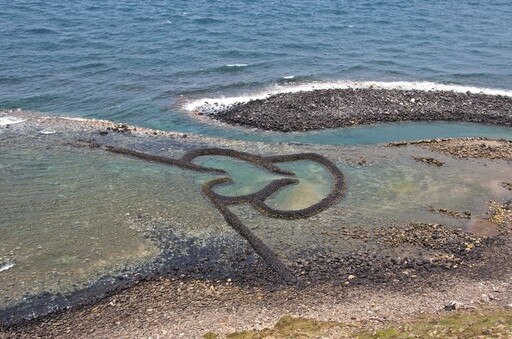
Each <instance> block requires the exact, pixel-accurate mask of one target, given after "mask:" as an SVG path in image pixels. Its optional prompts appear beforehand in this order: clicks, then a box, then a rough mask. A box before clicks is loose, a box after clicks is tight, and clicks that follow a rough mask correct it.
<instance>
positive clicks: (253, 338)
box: [227, 315, 345, 339]
mask: <svg viewBox="0 0 512 339" xmlns="http://www.w3.org/2000/svg"><path fill="white" fill-rule="evenodd" d="M344 326H345V325H343V324H341V323H337V322H334V321H317V320H313V319H306V318H294V317H291V316H289V315H287V316H284V317H282V318H281V319H279V321H278V322H277V323H276V325H275V326H274V327H273V328H268V329H264V330H261V331H243V332H238V333H232V334H229V335H227V338H230V339H259V338H311V337H324V336H329V335H330V334H332V333H339V332H338V329H340V330H341V329H342V328H343V327H344Z"/></svg>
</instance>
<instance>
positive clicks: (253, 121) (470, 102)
mask: <svg viewBox="0 0 512 339" xmlns="http://www.w3.org/2000/svg"><path fill="white" fill-rule="evenodd" d="M199 114H206V115H208V116H210V117H212V118H214V119H217V120H220V121H222V122H226V123H229V124H237V125H243V126H249V127H256V128H260V129H265V130H274V131H283V132H291V131H308V130H315V129H324V128H337V127H347V126H354V125H362V124H371V123H380V122H401V121H465V122H476V123H491V124H497V125H505V126H512V98H511V97H507V96H499V95H487V94H475V93H469V92H467V93H456V92H448V91H418V90H383V89H327V90H315V91H309V92H297V93H282V94H277V95H273V96H270V97H268V98H266V99H258V100H252V101H249V102H247V103H238V104H235V105H232V106H230V107H228V108H226V109H224V110H218V111H216V112H215V113H208V112H206V113H205V112H199Z"/></svg>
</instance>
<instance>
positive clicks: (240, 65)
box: [226, 64, 249, 67]
mask: <svg viewBox="0 0 512 339" xmlns="http://www.w3.org/2000/svg"><path fill="white" fill-rule="evenodd" d="M247 66H249V65H247V64H227V65H226V67H247Z"/></svg>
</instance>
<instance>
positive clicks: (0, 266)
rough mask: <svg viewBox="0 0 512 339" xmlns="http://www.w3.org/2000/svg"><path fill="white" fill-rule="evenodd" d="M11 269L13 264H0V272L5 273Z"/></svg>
mask: <svg viewBox="0 0 512 339" xmlns="http://www.w3.org/2000/svg"><path fill="white" fill-rule="evenodd" d="M13 267H14V264H13V263H7V264H0V272H2V271H7V270H8V269H10V268H13Z"/></svg>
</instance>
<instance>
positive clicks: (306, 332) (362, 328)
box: [204, 309, 512, 339]
mask: <svg viewBox="0 0 512 339" xmlns="http://www.w3.org/2000/svg"><path fill="white" fill-rule="evenodd" d="M220 337H223V336H219V335H217V334H214V333H211V332H209V333H207V334H205V336H204V338H220ZM226 337H227V338H232V339H259V338H361V339H377V338H382V339H384V338H473V337H483V338H487V337H493V338H495V337H496V338H510V337H512V310H503V309H498V310H496V309H480V310H472V311H467V310H462V311H458V312H456V313H449V314H445V315H426V316H422V317H421V318H417V319H412V320H408V321H406V322H402V323H389V324H387V325H384V326H382V324H371V325H368V324H355V325H352V324H351V325H348V324H344V323H341V322H334V321H319V320H314V319H306V318H294V317H291V316H284V317H282V318H281V319H280V320H279V321H278V322H277V323H276V325H275V326H274V327H272V328H266V329H263V330H259V331H255V330H254V331H252V330H251V331H243V332H236V333H232V334H228V335H227V336H226Z"/></svg>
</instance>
